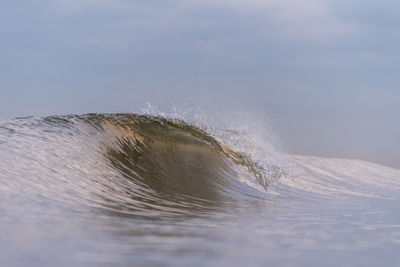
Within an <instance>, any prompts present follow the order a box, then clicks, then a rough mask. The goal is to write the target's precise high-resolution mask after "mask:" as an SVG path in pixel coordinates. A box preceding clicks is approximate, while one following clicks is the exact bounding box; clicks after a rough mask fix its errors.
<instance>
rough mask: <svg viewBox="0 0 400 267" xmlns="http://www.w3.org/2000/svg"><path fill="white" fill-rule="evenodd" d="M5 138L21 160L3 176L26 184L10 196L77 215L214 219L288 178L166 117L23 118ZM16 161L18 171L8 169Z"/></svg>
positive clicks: (7, 127)
mask: <svg viewBox="0 0 400 267" xmlns="http://www.w3.org/2000/svg"><path fill="white" fill-rule="evenodd" d="M1 130H2V140H0V142H1V141H2V142H3V143H7V144H6V145H4V144H3V147H4V148H6V149H7V150H8V151H9V152H10V153H12V154H13V157H6V158H5V161H4V162H3V164H5V165H4V166H2V170H3V171H4V172H8V173H6V174H5V175H6V176H7V177H18V178H17V179H13V180H10V179H8V181H7V180H6V181H5V182H6V183H8V186H9V187H10V192H21V189H25V190H27V191H30V192H32V194H26V197H27V198H29V197H33V196H35V197H36V199H32V201H37V200H38V199H42V198H47V199H49V200H51V201H54V202H57V201H58V202H59V204H60V205H64V206H67V205H69V208H70V207H71V204H73V205H72V207H76V208H79V207H80V206H79V205H89V206H91V207H93V208H99V209H102V210H105V211H107V212H109V213H116V214H124V215H132V216H145V217H154V216H155V215H157V216H169V215H176V214H179V213H185V212H186V211H193V210H198V211H208V210H213V209H217V208H221V207H224V206H226V205H229V203H232V202H233V201H235V200H236V199H238V198H254V197H256V198H260V197H261V198H262V197H264V195H265V190H266V189H267V188H268V186H269V184H270V183H271V182H273V181H275V180H277V179H278V178H279V177H280V176H282V175H284V174H285V171H284V169H283V168H281V167H279V166H277V165H274V164H270V163H268V162H264V163H260V162H259V161H255V160H253V159H252V156H251V155H250V154H245V153H241V152H237V151H235V147H231V146H229V145H227V144H224V143H223V142H222V141H221V140H218V139H217V138H216V137H214V136H212V135H211V134H210V133H209V132H207V131H206V130H204V129H202V128H200V127H197V126H194V125H191V124H188V123H185V122H184V121H181V120H176V119H168V118H164V117H161V116H152V115H140V114H88V115H82V116H51V117H46V118H21V119H16V120H11V121H8V122H6V123H3V125H2V126H1ZM227 134H229V135H231V136H232V135H234V134H235V133H234V132H232V131H226V132H225V133H224V135H227ZM19 152H20V153H19ZM15 157H17V158H18V162H19V163H18V165H16V162H9V164H7V160H9V161H12V160H13V159H12V158H15ZM6 166H7V167H6ZM3 174H4V173H3ZM11 187H15V188H14V189H13V190H11ZM17 187H18V188H17ZM22 191H23V190H22ZM38 195H39V196H40V197H38Z"/></svg>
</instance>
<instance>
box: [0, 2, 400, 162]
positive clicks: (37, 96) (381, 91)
mask: <svg viewBox="0 0 400 267" xmlns="http://www.w3.org/2000/svg"><path fill="white" fill-rule="evenodd" d="M399 47H400V2H399V1H389V0H382V1H377V0H375V1H371V0H363V1H361V0H359V1H352V0H336V1H333V0H332V1H328V0H296V1H288V0H263V1H262V0H247V1H238V0H220V1H211V0H202V1H190V0H189V1H171V0H163V1H157V0H153V1H151V0H150V1H149V0H147V1H144V0H143V1H122V0H112V1H111V0H110V1H108V0H97V1H96V0H47V1H45V0H36V1H28V0H2V1H1V2H0V78H1V79H0V118H10V117H15V116H23V115H47V114H60V113H61V114H63V113H84V112H121V111H131V110H134V109H135V105H137V104H138V99H139V98H138V96H146V97H148V98H150V99H151V97H154V98H156V99H160V98H161V99H162V98H163V97H164V96H166V95H168V96H169V99H177V101H178V99H180V100H182V101H184V100H185V99H186V98H192V99H193V98H195V99H210V98H211V99H213V98H214V99H219V100H220V102H221V104H223V105H226V106H227V107H229V108H232V107H234V106H236V105H239V106H240V107H241V108H246V107H251V108H253V109H256V110H259V111H260V112H262V113H263V114H265V115H266V116H268V118H270V119H272V120H273V121H274V122H275V125H274V127H275V128H276V131H277V132H278V134H280V135H281V137H282V140H283V145H284V147H285V148H286V149H287V150H288V151H291V152H297V153H308V154H317V155H329V156H344V157H357V158H363V159H368V160H373V161H376V162H382V163H385V164H390V165H392V166H397V167H400V141H399V137H400V123H399V122H400V119H399V117H400V116H399V114H400V88H399V80H400V75H399V67H400V53H399V51H398V49H399ZM139 102H140V101H139Z"/></svg>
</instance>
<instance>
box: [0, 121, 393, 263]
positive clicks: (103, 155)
mask: <svg viewBox="0 0 400 267" xmlns="http://www.w3.org/2000/svg"><path fill="white" fill-rule="evenodd" d="M161 115H162V114H158V115H154V114H153V115H151V114H150V115H149V114H87V115H70V116H51V117H28V118H17V119H10V120H1V121H0V236H1V238H0V265H1V266H115V265H118V266H133V265H151V266H153V265H156V266H157V265H163V266H164V265H172V266H188V265H191V266H204V265H207V266H250V265H252V266H268V265H279V266H396V265H398V264H399V261H400V215H399V205H400V194H399V193H400V170H397V169H393V168H389V167H385V166H381V165H377V164H374V163H370V162H366V161H361V160H354V159H327V158H319V157H312V156H300V155H290V154H285V153H283V152H279V151H275V150H274V149H272V148H271V146H270V143H269V142H268V141H267V140H263V139H262V138H256V137H255V136H254V135H252V128H248V129H247V130H246V131H243V130H242V129H239V130H238V129H232V128H223V126H222V125H221V127H222V128H219V127H215V125H214V126H213V127H211V126H208V125H207V123H203V122H202V123H199V124H196V123H195V122H193V121H184V120H181V119H177V118H174V117H171V116H161ZM243 123H245V122H243Z"/></svg>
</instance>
